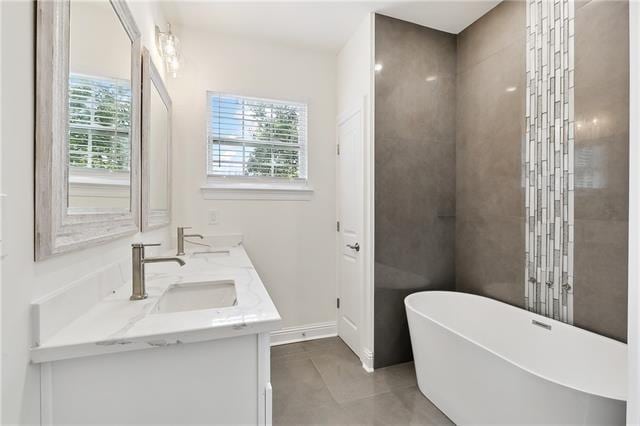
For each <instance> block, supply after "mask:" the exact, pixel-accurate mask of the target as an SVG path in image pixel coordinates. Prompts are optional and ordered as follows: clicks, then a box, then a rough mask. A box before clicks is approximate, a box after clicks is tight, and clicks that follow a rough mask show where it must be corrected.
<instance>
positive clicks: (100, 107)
mask: <svg viewBox="0 0 640 426" xmlns="http://www.w3.org/2000/svg"><path fill="white" fill-rule="evenodd" d="M130 128H131V87H130V83H129V81H127V80H116V79H108V78H104V77H91V76H86V75H80V74H71V75H70V76H69V165H70V166H71V167H74V168H79V169H97V170H103V171H112V172H128V171H129V166H130V164H129V163H130V156H129V152H130V149H129V144H130V138H129V133H130Z"/></svg>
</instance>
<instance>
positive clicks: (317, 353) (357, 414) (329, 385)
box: [271, 338, 452, 425]
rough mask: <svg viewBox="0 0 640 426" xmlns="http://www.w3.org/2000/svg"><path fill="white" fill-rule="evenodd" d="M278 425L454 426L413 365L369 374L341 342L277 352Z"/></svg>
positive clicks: (274, 363)
mask: <svg viewBox="0 0 640 426" xmlns="http://www.w3.org/2000/svg"><path fill="white" fill-rule="evenodd" d="M271 382H272V386H273V423H274V425H294V424H295V425H311V424H314V425H396V424H397V425H443V424H446V425H450V424H452V423H451V421H450V420H449V419H448V418H447V417H446V416H445V415H444V414H443V413H442V412H440V411H439V410H438V409H437V408H436V407H435V406H434V405H433V404H432V403H431V402H430V401H429V400H428V399H427V398H425V397H424V395H422V393H420V391H419V390H418V388H417V385H416V378H415V368H414V365H413V363H412V362H409V363H405V364H399V365H394V366H392V367H387V368H383V369H379V370H376V371H375V372H373V373H367V372H366V371H365V370H364V369H363V368H362V365H361V362H360V360H359V359H358V357H357V356H356V355H355V354H354V353H353V352H352V351H351V350H350V349H349V348H348V347H347V345H346V344H344V342H342V341H341V340H340V339H339V338H329V339H320V340H314V341H308V342H302V343H295V344H290V345H282V346H276V347H274V348H272V356H271Z"/></svg>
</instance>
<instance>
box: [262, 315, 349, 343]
mask: <svg viewBox="0 0 640 426" xmlns="http://www.w3.org/2000/svg"><path fill="white" fill-rule="evenodd" d="M337 335H338V327H337V325H336V323H335V321H331V322H322V323H317V324H307V325H302V326H298V327H285V328H282V329H280V330H276V331H272V332H271V346H278V345H285V344H287V343H295V342H304V341H307V340H315V339H322V338H325V337H334V336H337Z"/></svg>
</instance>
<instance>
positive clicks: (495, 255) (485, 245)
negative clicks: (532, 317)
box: [456, 216, 524, 307]
mask: <svg viewBox="0 0 640 426" xmlns="http://www.w3.org/2000/svg"><path fill="white" fill-rule="evenodd" d="M523 234H524V219H523V218H518V217H505V216H475V217H474V216H468V217H464V218H458V220H457V221H456V290H458V291H463V292H467V293H473V294H479V295H482V296H487V297H491V298H494V299H497V300H500V301H502V302H506V303H509V304H511V305H515V306H519V307H524V293H523V286H522V280H523V277H524V261H523V259H524V239H523V238H521V237H518V236H521V235H523Z"/></svg>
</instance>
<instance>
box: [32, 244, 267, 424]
mask: <svg viewBox="0 0 640 426" xmlns="http://www.w3.org/2000/svg"><path fill="white" fill-rule="evenodd" d="M205 243H208V244H210V247H202V246H193V247H198V248H199V249H200V250H195V251H191V252H187V254H186V255H185V256H181V259H183V260H184V261H185V262H186V264H185V266H183V267H180V266H179V265H177V264H169V263H159V264H150V265H147V266H146V267H147V271H146V286H147V293H148V298H146V299H144V300H138V301H131V300H129V298H130V296H131V282H130V279H131V277H130V276H127V274H129V275H130V271H131V267H130V266H128V265H127V263H126V262H124V261H123V262H122V263H121V264H120V265H117V266H116V267H115V269H114V268H113V267H111V268H106V269H105V270H103V271H99V272H97V273H96V274H94V275H92V276H91V278H89V279H84V280H82V281H81V282H77V283H73V284H71V285H70V286H68V287H67V288H65V289H63V291H60V292H58V293H56V294H53V295H51V296H48V297H46V298H44V299H42V300H39V301H36V302H35V303H34V305H33V313H34V324H35V328H36V329H35V330H34V334H35V336H36V337H37V342H36V344H35V346H34V348H33V349H32V351H31V359H32V362H34V363H38V364H40V369H41V379H42V385H41V398H42V423H43V424H86V425H88V424H96V423H101V424H142V423H145V424H259V425H265V424H270V423H271V384H270V349H269V347H270V345H269V343H270V342H269V332H270V331H272V330H274V329H276V328H278V324H279V322H280V315H279V313H278V311H277V309H276V308H275V306H274V304H273V302H272V301H271V298H270V297H269V294H268V293H267V291H266V289H265V287H264V285H263V283H262V281H261V280H260V277H259V276H258V274H257V273H256V271H255V269H254V267H253V265H252V263H251V261H250V259H249V257H248V256H247V253H246V252H245V250H244V248H243V246H242V244H241V238H240V237H238V238H233V237H232V238H222V239H221V238H217V239H216V238H206V239H205ZM165 254H167V255H173V254H175V253H174V252H170V253H165ZM102 296H106V297H102ZM92 301H93V302H94V303H91V302H92ZM87 305H89V306H91V307H90V308H89V309H88V310H86V306H87ZM82 306H85V308H82ZM83 310H84V312H82V311H83Z"/></svg>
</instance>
